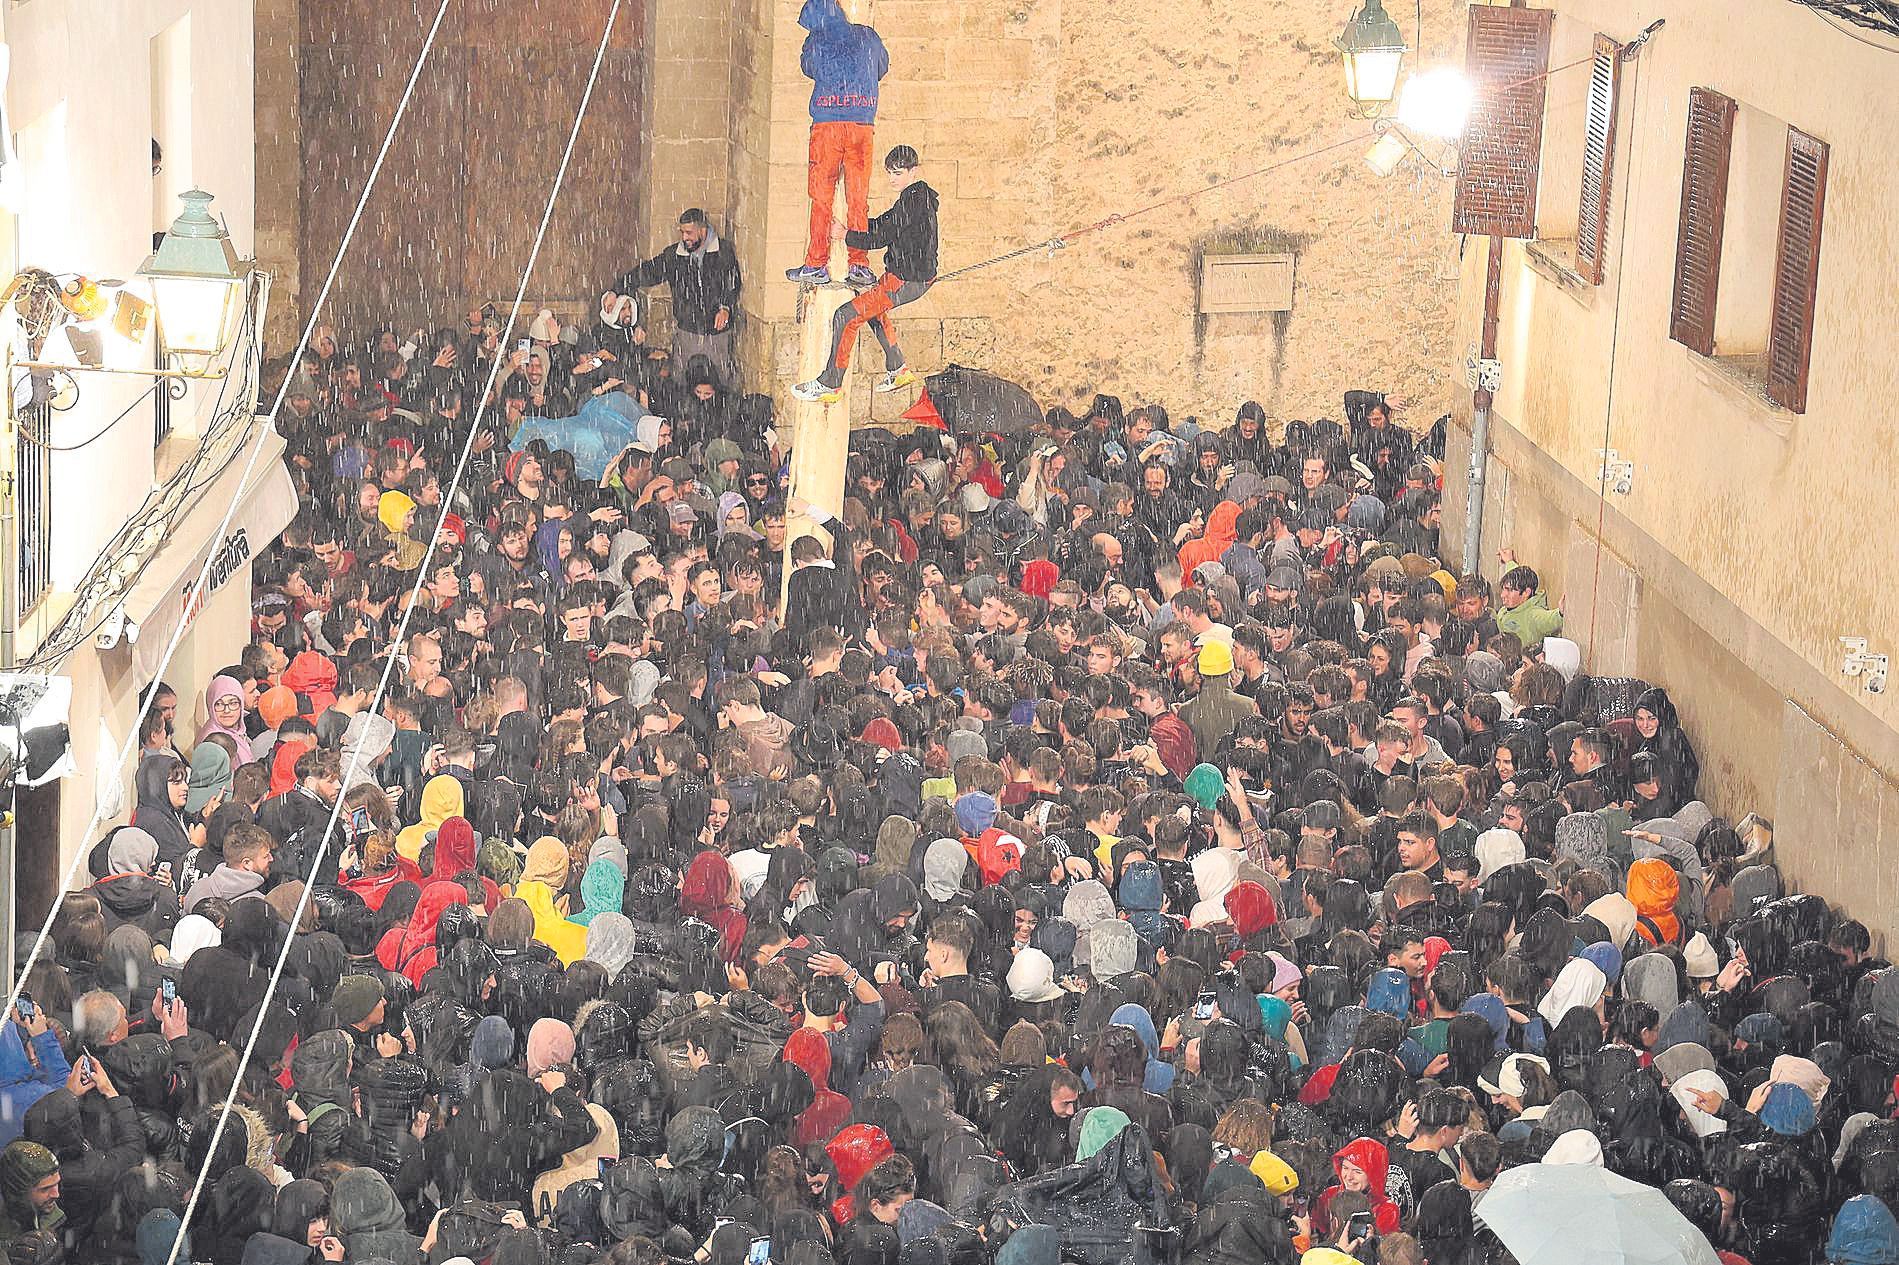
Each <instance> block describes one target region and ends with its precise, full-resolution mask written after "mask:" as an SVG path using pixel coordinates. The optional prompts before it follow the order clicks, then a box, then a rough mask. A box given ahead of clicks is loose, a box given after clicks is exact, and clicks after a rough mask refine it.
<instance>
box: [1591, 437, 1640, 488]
mask: <svg viewBox="0 0 1899 1265" xmlns="http://www.w3.org/2000/svg"><path fill="white" fill-rule="evenodd" d="M1596 456H1597V457H1598V458H1599V459H1600V460H1601V462H1602V464H1601V465H1600V466H1599V467H1598V468H1597V472H1596V481H1597V482H1598V483H1601V484H1602V485H1603V486H1604V487H1606V488H1608V490H1609V491H1611V492H1614V493H1615V494H1616V495H1617V496H1627V495H1629V493H1631V492H1633V491H1634V490H1635V463H1634V462H1633V461H1625V460H1624V459H1623V458H1622V456H1621V455H1620V454H1618V453H1617V452H1616V450H1615V449H1613V448H1598V449H1596Z"/></svg>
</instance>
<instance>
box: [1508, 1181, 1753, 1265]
mask: <svg viewBox="0 0 1899 1265" xmlns="http://www.w3.org/2000/svg"><path fill="white" fill-rule="evenodd" d="M1476 1216H1477V1219H1478V1220H1479V1221H1481V1222H1483V1223H1484V1224H1485V1225H1486V1226H1488V1227H1490V1230H1491V1233H1493V1234H1495V1235H1496V1236H1497V1238H1498V1239H1500V1240H1502V1242H1503V1245H1504V1246H1505V1247H1507V1248H1509V1249H1510V1251H1511V1253H1512V1254H1513V1255H1514V1256H1515V1257H1516V1258H1517V1259H1518V1260H1520V1261H1534V1262H1535V1263H1536V1265H1716V1261H1717V1258H1716V1256H1715V1254H1714V1248H1713V1247H1712V1246H1711V1245H1710V1244H1709V1243H1708V1240H1707V1237H1706V1236H1705V1235H1703V1234H1702V1233H1701V1231H1699V1230H1697V1229H1695V1227H1694V1226H1693V1225H1691V1224H1690V1223H1689V1221H1688V1219H1687V1218H1686V1217H1684V1216H1682V1215H1681V1213H1680V1212H1679V1211H1678V1210H1677V1209H1676V1208H1675V1205H1673V1204H1671V1203H1669V1202H1668V1199H1667V1198H1666V1197H1665V1196H1664V1195H1663V1194H1662V1192H1661V1191H1659V1190H1657V1189H1655V1187H1653V1186H1644V1185H1642V1184H1641V1183H1640V1182H1632V1181H1630V1180H1629V1179H1628V1178H1626V1177H1618V1176H1617V1175H1616V1174H1614V1173H1612V1172H1610V1171H1609V1170H1608V1169H1606V1168H1595V1167H1593V1166H1589V1165H1575V1164H1525V1165H1523V1166H1521V1167H1519V1168H1513V1169H1511V1170H1510V1171H1508V1172H1506V1173H1504V1174H1503V1175H1502V1176H1500V1177H1498V1178H1497V1181H1496V1184H1495V1185H1493V1186H1492V1187H1491V1188H1490V1190H1489V1192H1488V1193H1486V1194H1485V1195H1484V1197H1483V1200H1482V1202H1480V1203H1479V1204H1478V1205H1477V1209H1476Z"/></svg>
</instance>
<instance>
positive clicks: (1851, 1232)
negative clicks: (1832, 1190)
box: [1826, 1195, 1899, 1265]
mask: <svg viewBox="0 0 1899 1265" xmlns="http://www.w3.org/2000/svg"><path fill="white" fill-rule="evenodd" d="M1826 1258H1827V1260H1828V1261H1830V1262H1836V1263H1837V1265H1899V1221H1895V1220H1894V1219H1893V1215H1892V1211H1891V1210H1890V1209H1888V1208H1887V1207H1886V1205H1885V1204H1884V1203H1882V1202H1881V1201H1880V1199H1879V1197H1878V1196H1877V1195H1854V1196H1853V1197H1852V1198H1851V1199H1849V1200H1847V1201H1846V1202H1845V1203H1844V1204H1842V1205H1841V1206H1840V1215H1839V1216H1837V1217H1835V1218H1834V1219H1833V1233H1832V1234H1830V1235H1828V1236H1827V1240H1826Z"/></svg>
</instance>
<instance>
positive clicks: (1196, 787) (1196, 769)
mask: <svg viewBox="0 0 1899 1265" xmlns="http://www.w3.org/2000/svg"><path fill="white" fill-rule="evenodd" d="M1218 644H1219V643H1218V642H1208V643H1207V646H1206V647H1205V648H1203V649H1202V650H1201V651H1200V661H1201V662H1202V663H1205V662H1206V660H1207V650H1209V649H1212V648H1213V647H1214V646H1216V645H1218ZM1227 658H1228V661H1229V662H1230V661H1231V659H1232V655H1231V654H1230V653H1229V654H1228V655H1227ZM1229 670H1230V669H1229ZM1183 785H1184V786H1185V787H1186V791H1187V794H1189V795H1191V796H1192V797H1193V801H1194V803H1196V804H1198V805H1200V807H1202V808H1212V807H1213V806H1214V805H1215V804H1217V803H1219V802H1220V796H1221V795H1223V794H1225V793H1226V779H1225V778H1223V777H1221V776H1220V770H1218V769H1216V768H1214V767H1213V766H1212V765H1211V764H1196V765H1194V766H1193V771H1192V772H1190V773H1189V774H1187V780H1186V782H1185V783H1184V784H1183Z"/></svg>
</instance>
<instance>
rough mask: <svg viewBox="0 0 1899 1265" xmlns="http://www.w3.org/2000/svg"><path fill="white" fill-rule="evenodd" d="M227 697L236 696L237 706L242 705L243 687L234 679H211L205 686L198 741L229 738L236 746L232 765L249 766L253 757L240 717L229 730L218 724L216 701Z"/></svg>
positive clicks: (219, 677) (249, 740) (217, 677)
mask: <svg viewBox="0 0 1899 1265" xmlns="http://www.w3.org/2000/svg"><path fill="white" fill-rule="evenodd" d="M229 695H236V696H237V701H238V704H239V706H242V705H243V702H244V687H243V686H242V685H239V684H238V683H237V680H236V679H235V678H233V677H228V676H216V677H212V678H211V684H210V685H208V686H206V687H205V691H204V712H205V717H206V719H205V722H204V728H203V729H200V730H199V731H198V741H199V742H203V741H204V740H205V737H206V735H208V734H224V735H225V736H226V737H228V738H230V740H231V741H232V742H235V743H236V744H237V759H236V760H235V761H234V762H233V763H235V764H249V763H250V762H251V760H252V759H253V758H254V757H253V756H252V755H251V739H250V735H249V734H247V733H245V732H244V724H243V721H242V718H241V717H240V719H239V722H238V723H237V724H236V725H234V726H232V727H231V728H229V729H227V728H225V727H224V726H223V725H220V724H218V700H219V699H221V698H224V697H227V696H229Z"/></svg>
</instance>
